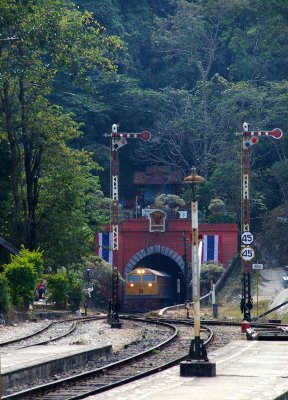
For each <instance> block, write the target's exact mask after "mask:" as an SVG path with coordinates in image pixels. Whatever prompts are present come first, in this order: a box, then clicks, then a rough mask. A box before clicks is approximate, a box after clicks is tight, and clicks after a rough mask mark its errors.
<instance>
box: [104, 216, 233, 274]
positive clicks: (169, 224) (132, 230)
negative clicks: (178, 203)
mask: <svg viewBox="0 0 288 400" xmlns="http://www.w3.org/2000/svg"><path fill="white" fill-rule="evenodd" d="M105 228H106V231H109V225H107V226H106V227H105ZM184 232H186V237H187V239H188V240H189V242H190V238H191V220H189V219H177V220H176V219H175V220H168V221H167V220H166V232H163V233H162V232H157V233H156V232H149V220H148V219H142V218H141V219H138V220H127V221H124V222H123V223H122V224H120V225H119V252H118V262H117V264H118V268H119V271H120V272H121V274H123V271H124V269H125V266H126V265H127V263H128V262H129V260H130V259H131V258H132V257H133V256H134V255H135V254H136V253H137V252H138V251H140V250H142V249H146V248H147V247H150V246H153V245H160V246H166V247H168V248H171V249H172V250H174V251H175V252H177V253H178V254H179V255H180V256H183V254H184ZM199 233H200V234H203V235H219V237H220V245H219V247H220V251H221V253H220V255H219V261H220V262H221V263H222V264H224V266H225V267H227V266H228V264H229V262H230V261H231V259H232V257H234V256H235V255H236V254H237V251H238V247H237V243H238V239H237V238H238V226H237V224H200V225H199ZM187 259H188V262H191V247H190V246H188V247H187ZM114 260H115V257H114ZM114 265H116V264H115V262H114Z"/></svg>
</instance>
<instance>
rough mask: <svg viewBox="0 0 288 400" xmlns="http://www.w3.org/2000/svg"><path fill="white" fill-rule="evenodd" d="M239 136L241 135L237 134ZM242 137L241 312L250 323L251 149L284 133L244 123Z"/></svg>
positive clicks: (252, 255)
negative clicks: (257, 129)
mask: <svg viewBox="0 0 288 400" xmlns="http://www.w3.org/2000/svg"><path fill="white" fill-rule="evenodd" d="M237 135H239V134H237ZM240 135H241V136H242V178H241V214H242V215H241V224H242V234H241V249H240V257H241V261H242V269H243V292H242V293H243V294H242V299H241V311H242V312H243V315H244V318H243V319H244V320H246V321H250V320H251V314H250V310H251V309H252V308H253V302H252V297H251V287H250V272H251V261H252V260H253V259H254V257H255V250H254V248H253V247H252V246H251V244H252V243H253V241H254V237H253V234H252V233H251V231H250V198H249V186H250V147H251V146H253V145H254V144H256V143H258V138H259V137H272V138H273V139H281V138H282V136H283V132H282V130H281V129H279V128H275V129H273V130H272V131H264V130H263V131H262V130H260V131H250V130H249V124H248V123H247V122H244V124H243V132H242V133H240Z"/></svg>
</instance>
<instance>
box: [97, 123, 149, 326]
mask: <svg viewBox="0 0 288 400" xmlns="http://www.w3.org/2000/svg"><path fill="white" fill-rule="evenodd" d="M104 136H105V137H110V138H111V192H112V205H111V225H112V250H113V273H112V296H111V299H110V301H109V309H108V318H107V319H108V322H109V323H110V324H111V328H121V323H120V322H119V309H120V304H119V292H118V290H119V284H118V250H119V154H118V150H119V149H120V148H121V147H123V146H125V144H127V140H126V139H142V140H144V141H147V140H150V138H151V134H150V132H148V131H143V132H141V133H124V132H123V133H121V132H118V125H117V124H113V125H112V131H111V133H110V134H105V135H104Z"/></svg>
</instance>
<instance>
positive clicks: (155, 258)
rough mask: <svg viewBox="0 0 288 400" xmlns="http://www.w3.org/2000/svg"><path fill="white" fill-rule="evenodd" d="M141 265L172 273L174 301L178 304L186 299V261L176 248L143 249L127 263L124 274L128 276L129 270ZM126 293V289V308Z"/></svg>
mask: <svg viewBox="0 0 288 400" xmlns="http://www.w3.org/2000/svg"><path fill="white" fill-rule="evenodd" d="M139 266H142V267H146V268H151V269H154V270H156V271H162V272H166V273H167V274H169V275H171V276H172V277H173V303H175V304H176V303H179V302H184V301H185V285H186V282H185V261H184V259H183V258H182V257H181V256H180V255H179V254H178V253H177V252H176V251H175V250H172V249H170V248H169V247H166V246H160V245H155V246H150V247H147V248H146V249H141V250H140V251H138V252H137V253H136V254H135V255H134V256H133V257H132V258H131V259H130V260H129V262H128V263H127V265H126V267H125V270H124V274H123V275H124V278H126V275H127V274H128V273H129V272H131V271H132V270H134V269H135V268H137V267H139ZM177 281H178V282H177ZM179 285H180V287H179ZM179 289H180V291H179ZM125 294H126V293H125V290H124V293H123V301H124V308H127V302H126V295H125ZM171 305H172V304H171Z"/></svg>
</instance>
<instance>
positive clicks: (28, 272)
mask: <svg viewBox="0 0 288 400" xmlns="http://www.w3.org/2000/svg"><path fill="white" fill-rule="evenodd" d="M4 274H5V277H6V278H7V280H8V284H9V288H10V293H11V300H12V304H13V305H14V306H15V307H16V308H17V309H20V310H28V309H29V302H32V301H33V298H34V290H35V286H36V283H37V280H38V276H37V273H36V272H35V269H34V266H33V264H31V263H29V262H28V260H27V259H21V258H20V257H18V256H16V257H14V258H13V260H12V262H11V263H10V264H6V265H4Z"/></svg>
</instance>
